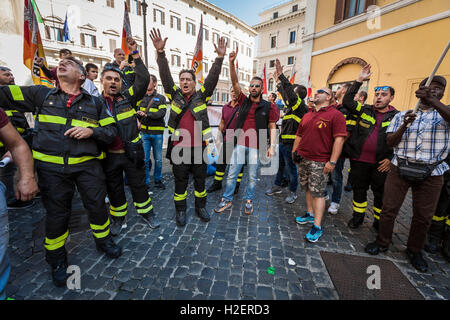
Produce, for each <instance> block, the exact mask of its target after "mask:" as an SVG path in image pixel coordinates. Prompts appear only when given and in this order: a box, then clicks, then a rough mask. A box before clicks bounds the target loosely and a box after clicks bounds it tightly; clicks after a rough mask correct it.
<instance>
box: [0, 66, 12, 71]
mask: <svg viewBox="0 0 450 320" xmlns="http://www.w3.org/2000/svg"><path fill="white" fill-rule="evenodd" d="M0 71H5V72H6V71H11V70H10V69H9V68H6V67H0Z"/></svg>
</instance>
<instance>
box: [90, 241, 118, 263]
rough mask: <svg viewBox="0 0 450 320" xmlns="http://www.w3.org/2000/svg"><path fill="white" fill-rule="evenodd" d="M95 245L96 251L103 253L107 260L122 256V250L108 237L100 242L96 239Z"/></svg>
mask: <svg viewBox="0 0 450 320" xmlns="http://www.w3.org/2000/svg"><path fill="white" fill-rule="evenodd" d="M95 243H96V247H97V250H98V251H99V252H103V253H105V255H106V256H107V257H108V258H112V259H116V258H118V257H120V256H121V254H122V248H121V247H120V246H119V245H117V244H116V243H115V242H114V240H113V239H112V237H110V236H107V237H106V238H104V239H101V240H97V239H96V241H95Z"/></svg>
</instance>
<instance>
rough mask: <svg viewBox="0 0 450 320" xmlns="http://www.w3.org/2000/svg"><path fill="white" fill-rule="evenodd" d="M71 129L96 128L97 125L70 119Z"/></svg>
mask: <svg viewBox="0 0 450 320" xmlns="http://www.w3.org/2000/svg"><path fill="white" fill-rule="evenodd" d="M72 127H83V128H98V124H93V123H89V122H86V121H80V120H75V119H72Z"/></svg>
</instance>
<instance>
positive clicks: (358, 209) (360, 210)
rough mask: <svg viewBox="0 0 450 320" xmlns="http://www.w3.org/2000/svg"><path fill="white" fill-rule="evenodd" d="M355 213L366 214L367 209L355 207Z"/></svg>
mask: <svg viewBox="0 0 450 320" xmlns="http://www.w3.org/2000/svg"><path fill="white" fill-rule="evenodd" d="M353 211H355V212H359V213H364V212H366V208H358V207H355V206H353Z"/></svg>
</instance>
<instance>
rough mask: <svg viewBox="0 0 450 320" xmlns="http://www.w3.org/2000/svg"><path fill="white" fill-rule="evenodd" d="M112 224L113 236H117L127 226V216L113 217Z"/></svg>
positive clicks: (110, 228) (110, 229)
mask: <svg viewBox="0 0 450 320" xmlns="http://www.w3.org/2000/svg"><path fill="white" fill-rule="evenodd" d="M111 222H112V223H111V226H110V227H109V231H110V232H111V235H112V236H113V237H116V236H118V235H119V234H120V231H122V229H123V228H125V226H126V225H125V223H124V222H125V217H120V218H116V217H113V218H111Z"/></svg>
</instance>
